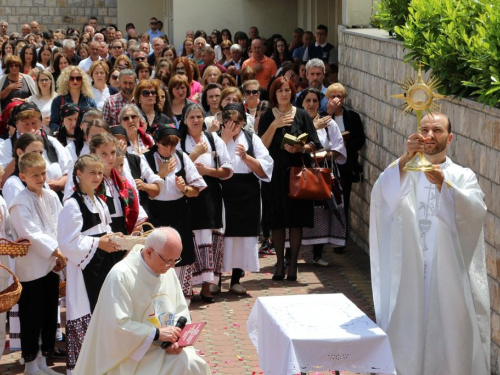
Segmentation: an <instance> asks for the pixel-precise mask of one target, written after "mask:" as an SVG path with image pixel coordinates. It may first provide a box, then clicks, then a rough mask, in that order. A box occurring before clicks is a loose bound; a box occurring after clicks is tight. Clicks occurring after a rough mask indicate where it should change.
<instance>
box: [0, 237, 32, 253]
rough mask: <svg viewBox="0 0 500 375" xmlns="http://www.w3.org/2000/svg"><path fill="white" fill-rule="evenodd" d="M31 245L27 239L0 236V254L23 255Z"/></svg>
mask: <svg viewBox="0 0 500 375" xmlns="http://www.w3.org/2000/svg"><path fill="white" fill-rule="evenodd" d="M30 246H31V242H30V241H29V240H17V241H15V242H14V241H10V240H8V239H6V238H0V255H13V256H25V255H26V254H27V253H28V249H29V247H30Z"/></svg>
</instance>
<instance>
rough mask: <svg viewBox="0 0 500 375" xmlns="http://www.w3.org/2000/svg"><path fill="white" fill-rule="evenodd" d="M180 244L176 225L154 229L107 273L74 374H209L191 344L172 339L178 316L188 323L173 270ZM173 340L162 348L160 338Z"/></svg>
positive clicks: (186, 312) (186, 311) (187, 316)
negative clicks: (178, 343)
mask: <svg viewBox="0 0 500 375" xmlns="http://www.w3.org/2000/svg"><path fill="white" fill-rule="evenodd" d="M181 251H182V242H181V238H180V236H179V234H178V233H177V231H175V229H172V228H169V227H164V228H159V229H155V230H154V231H153V232H152V233H151V234H150V235H149V236H148V238H147V240H146V244H145V246H144V248H143V247H142V246H136V247H134V249H133V250H132V251H131V252H130V253H129V254H128V256H127V257H126V258H125V259H123V260H122V261H121V262H119V263H117V264H116V265H115V266H114V267H113V268H112V269H111V271H110V272H109V274H108V276H107V278H106V281H105V282H104V285H103V286H102V289H101V293H100V295H99V300H98V302H97V305H96V308H95V310H94V314H93V315H92V320H91V321H90V326H89V329H88V330H87V335H86V336H85V339H84V341H83V347H82V350H81V352H80V356H79V357H78V361H77V363H76V367H75V369H74V371H73V374H74V375H88V374H95V375H101V374H109V375H115V374H122V375H129V374H144V375H167V374H179V375H209V374H210V368H209V366H208V364H207V363H206V362H205V361H204V360H203V359H202V358H201V357H199V356H198V355H197V354H196V352H195V350H194V348H193V347H192V346H189V347H185V348H180V347H178V345H177V343H176V341H177V339H178V338H179V334H180V331H181V330H180V328H177V327H174V326H175V324H176V322H177V321H178V319H179V317H181V316H184V317H185V318H187V323H191V320H190V316H189V311H188V308H187V304H186V300H185V299H184V295H183V293H182V288H181V285H180V283H179V280H178V279H177V275H176V273H175V269H174V267H175V263H176V262H178V261H180V259H179V256H180V254H181ZM167 341H168V342H171V343H172V344H171V345H170V346H169V347H168V348H167V349H162V348H161V347H160V346H159V344H161V342H167Z"/></svg>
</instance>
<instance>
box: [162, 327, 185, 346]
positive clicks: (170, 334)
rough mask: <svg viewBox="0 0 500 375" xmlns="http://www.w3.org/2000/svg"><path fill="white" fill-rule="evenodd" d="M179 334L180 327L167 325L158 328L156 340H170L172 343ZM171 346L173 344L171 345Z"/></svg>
mask: <svg viewBox="0 0 500 375" xmlns="http://www.w3.org/2000/svg"><path fill="white" fill-rule="evenodd" d="M180 335H181V329H180V328H179V327H175V326H167V327H161V328H160V337H158V340H160V341H163V342H171V343H172V344H173V343H175V342H177V340H178V339H179V337H180ZM171 346H173V345H171Z"/></svg>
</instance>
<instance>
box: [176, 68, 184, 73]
mask: <svg viewBox="0 0 500 375" xmlns="http://www.w3.org/2000/svg"><path fill="white" fill-rule="evenodd" d="M175 71H176V72H185V71H186V68H184V67H182V68H175Z"/></svg>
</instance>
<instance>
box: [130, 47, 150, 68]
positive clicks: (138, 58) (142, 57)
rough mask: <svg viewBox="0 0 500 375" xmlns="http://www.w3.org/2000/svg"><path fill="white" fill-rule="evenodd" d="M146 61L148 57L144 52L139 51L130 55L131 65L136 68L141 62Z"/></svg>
mask: <svg viewBox="0 0 500 375" xmlns="http://www.w3.org/2000/svg"><path fill="white" fill-rule="evenodd" d="M147 59H148V56H147V54H146V53H145V52H144V51H141V50H139V51H136V52H134V53H133V54H132V64H134V66H136V65H137V64H139V63H141V62H146V61H147Z"/></svg>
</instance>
